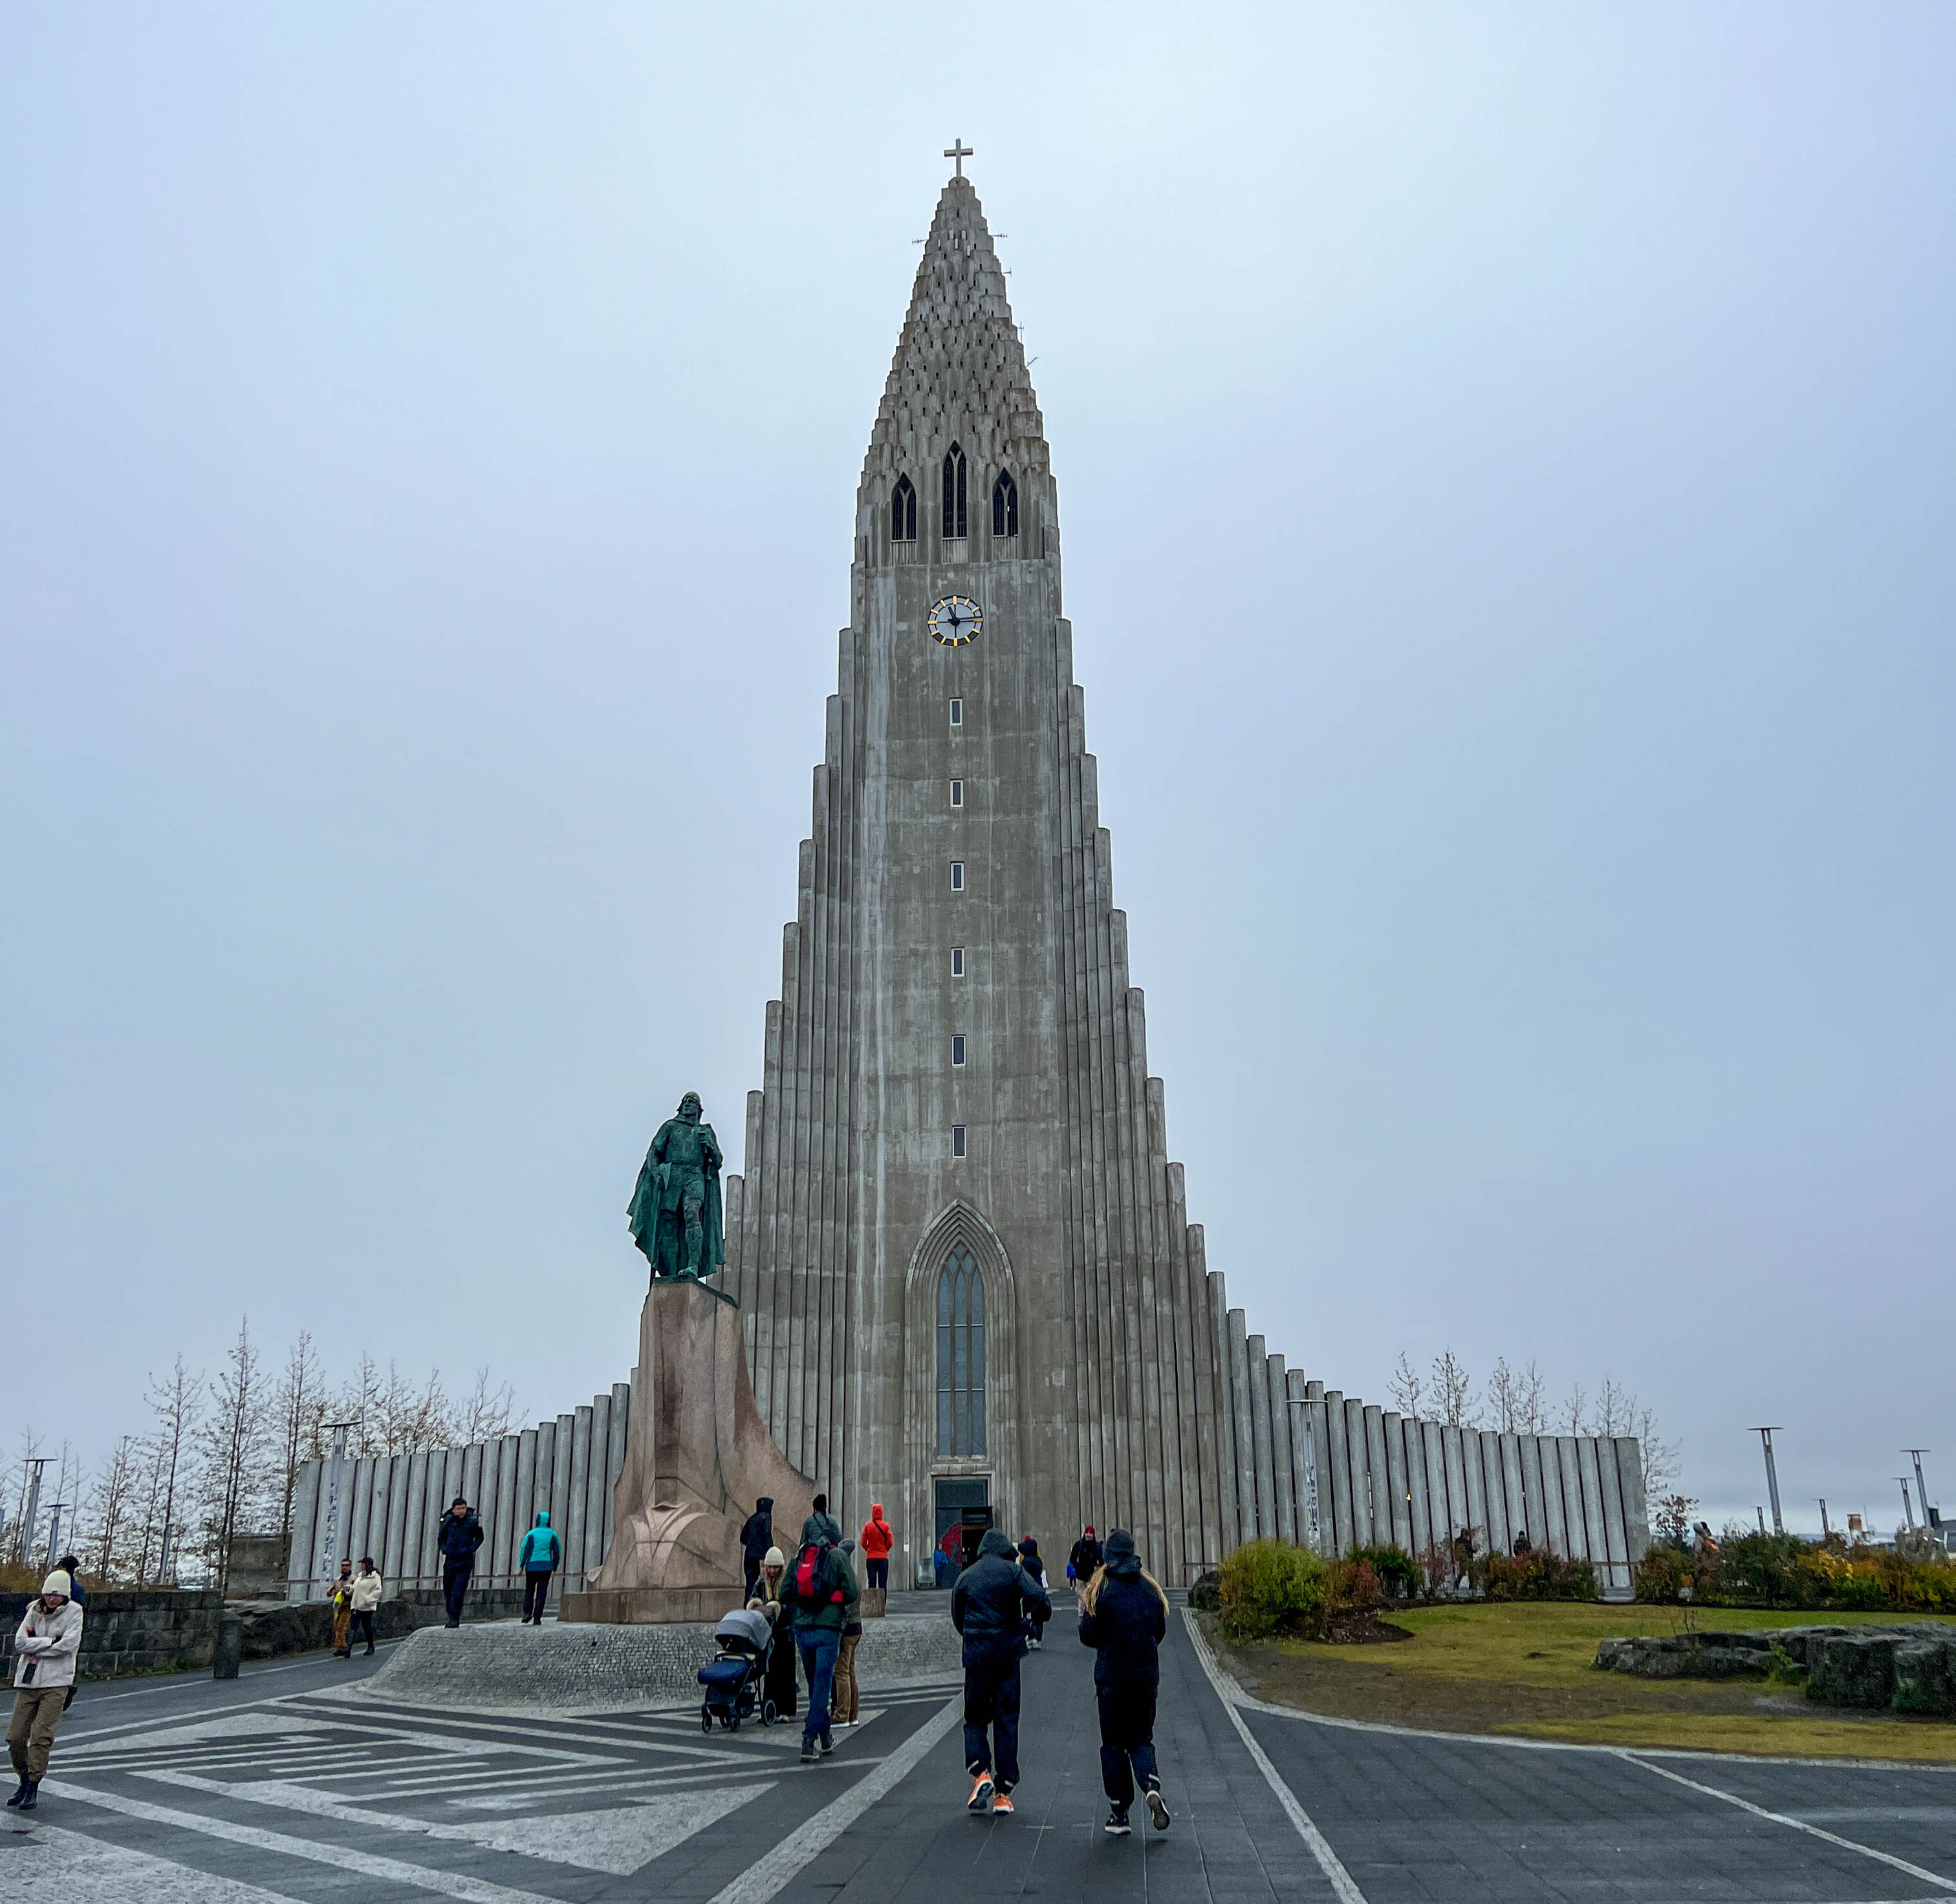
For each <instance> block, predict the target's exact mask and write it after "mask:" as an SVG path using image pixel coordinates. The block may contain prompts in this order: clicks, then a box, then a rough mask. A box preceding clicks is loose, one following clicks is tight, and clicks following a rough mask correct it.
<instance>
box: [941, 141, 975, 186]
mask: <svg viewBox="0 0 1956 1904" xmlns="http://www.w3.org/2000/svg"><path fill="white" fill-rule="evenodd" d="M974 150H976V147H972V146H967V144H966V143H964V140H962V139H961V138H959V139H954V140H951V143H950V144H949V145H948V146H946V147H945V149H944V156H945V158H947V159H956V160H957V175H958V177H959V178H963V177H964V162H965V160H966V159H969V158H970V156H971V155H972V153H973V151H974Z"/></svg>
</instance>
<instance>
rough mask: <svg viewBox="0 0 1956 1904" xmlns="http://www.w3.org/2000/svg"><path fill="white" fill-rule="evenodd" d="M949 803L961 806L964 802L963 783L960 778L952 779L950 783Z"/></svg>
mask: <svg viewBox="0 0 1956 1904" xmlns="http://www.w3.org/2000/svg"><path fill="white" fill-rule="evenodd" d="M951 805H953V806H962V805H964V782H963V781H962V780H953V781H952V782H951Z"/></svg>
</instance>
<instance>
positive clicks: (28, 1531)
mask: <svg viewBox="0 0 1956 1904" xmlns="http://www.w3.org/2000/svg"><path fill="white" fill-rule="evenodd" d="M47 1464H48V1458H47V1456H46V1455H29V1456H28V1457H27V1465H28V1466H29V1467H31V1468H32V1469H33V1471H34V1472H33V1478H32V1479H31V1480H30V1481H29V1482H28V1483H27V1518H26V1519H25V1520H24V1521H22V1522H21V1565H23V1566H24V1567H31V1566H32V1565H33V1564H34V1524H35V1523H36V1521H39V1519H40V1518H41V1470H42V1469H43V1468H44V1467H46V1466H47Z"/></svg>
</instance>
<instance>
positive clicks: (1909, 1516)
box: [1895, 1474, 1915, 1534]
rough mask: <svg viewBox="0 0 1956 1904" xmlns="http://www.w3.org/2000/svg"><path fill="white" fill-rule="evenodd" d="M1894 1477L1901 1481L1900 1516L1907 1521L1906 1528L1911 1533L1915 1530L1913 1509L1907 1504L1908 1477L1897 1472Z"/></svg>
mask: <svg viewBox="0 0 1956 1904" xmlns="http://www.w3.org/2000/svg"><path fill="white" fill-rule="evenodd" d="M1895 1479H1896V1480H1898V1481H1899V1482H1900V1483H1901V1514H1902V1518H1903V1519H1904V1521H1907V1523H1908V1530H1909V1532H1910V1534H1913V1532H1914V1531H1915V1510H1914V1508H1912V1507H1910V1505H1909V1504H1908V1477H1907V1475H1906V1474H1898V1475H1897V1476H1896V1477H1895Z"/></svg>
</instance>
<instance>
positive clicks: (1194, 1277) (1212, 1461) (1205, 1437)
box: [1175, 1164, 1241, 1562]
mask: <svg viewBox="0 0 1956 1904" xmlns="http://www.w3.org/2000/svg"><path fill="white" fill-rule="evenodd" d="M1175 1171H1176V1174H1177V1175H1178V1176H1179V1175H1180V1174H1181V1165H1179V1164H1178V1165H1175ZM1185 1240H1186V1242H1187V1246H1188V1277H1189V1288H1190V1290H1191V1292H1193V1293H1199V1294H1200V1296H1201V1297H1202V1301H1203V1307H1202V1310H1201V1313H1202V1316H1203V1317H1204V1326H1203V1329H1202V1341H1201V1343H1200V1350H1201V1354H1200V1358H1199V1360H1198V1361H1197V1367H1196V1372H1195V1373H1196V1403H1197V1410H1196V1417H1197V1422H1198V1423H1199V1424H1200V1441H1201V1454H1202V1501H1203V1507H1202V1524H1203V1530H1204V1539H1205V1540H1209V1539H1211V1538H1213V1540H1214V1543H1215V1544H1214V1546H1213V1547H1211V1548H1210V1549H1207V1553H1205V1556H1204V1558H1205V1559H1210V1560H1213V1561H1218V1562H1219V1561H1220V1560H1221V1559H1223V1556H1225V1555H1226V1554H1228V1553H1231V1552H1232V1550H1233V1549H1235V1548H1236V1547H1238V1546H1240V1545H1241V1534H1240V1533H1239V1531H1238V1524H1237V1520H1236V1491H1235V1486H1234V1485H1233V1483H1232V1482H1231V1480H1230V1478H1229V1464H1227V1463H1226V1461H1224V1460H1223V1446H1224V1443H1225V1442H1226V1439H1227V1438H1228V1435H1229V1427H1228V1423H1229V1382H1228V1380H1227V1378H1226V1376H1225V1374H1224V1373H1223V1342H1224V1341H1225V1339H1226V1336H1225V1329H1224V1324H1225V1322H1226V1310H1227V1308H1228V1306H1229V1305H1228V1298H1227V1297H1226V1295H1225V1294H1224V1292H1223V1277H1222V1275H1221V1272H1216V1274H1215V1275H1213V1276H1212V1275H1210V1270H1209V1266H1208V1259H1207V1250H1206V1245H1205V1243H1204V1234H1203V1231H1202V1228H1201V1225H1199V1224H1195V1223H1191V1225H1189V1226H1188V1230H1187V1231H1186V1232H1185Z"/></svg>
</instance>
